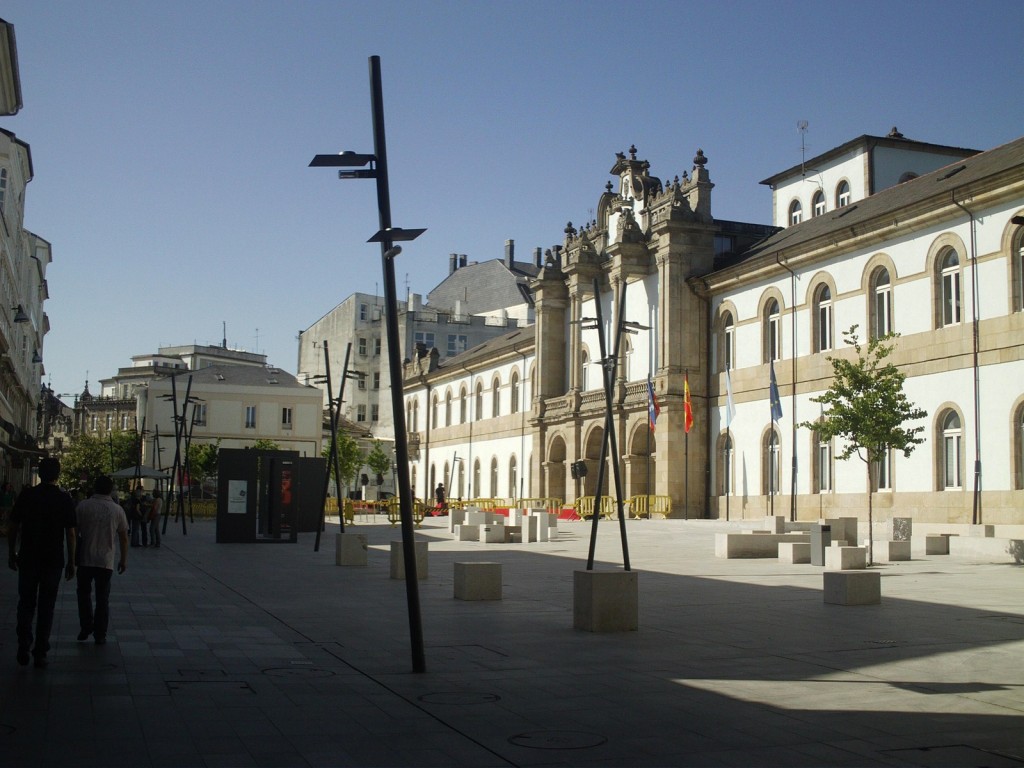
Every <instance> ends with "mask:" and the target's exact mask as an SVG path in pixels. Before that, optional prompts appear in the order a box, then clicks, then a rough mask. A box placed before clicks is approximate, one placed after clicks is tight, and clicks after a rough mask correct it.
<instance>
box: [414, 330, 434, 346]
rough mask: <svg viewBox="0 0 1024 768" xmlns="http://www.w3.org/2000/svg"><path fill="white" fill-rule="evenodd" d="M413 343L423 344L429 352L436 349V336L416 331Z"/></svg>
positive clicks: (427, 332)
mask: <svg viewBox="0 0 1024 768" xmlns="http://www.w3.org/2000/svg"><path fill="white" fill-rule="evenodd" d="M413 341H415V342H416V343H417V344H423V345H425V346H426V348H427V351H430V350H431V349H433V348H434V334H433V333H432V332H429V331H416V333H415V334H413Z"/></svg>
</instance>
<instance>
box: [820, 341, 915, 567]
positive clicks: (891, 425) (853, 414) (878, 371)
mask: <svg viewBox="0 0 1024 768" xmlns="http://www.w3.org/2000/svg"><path fill="white" fill-rule="evenodd" d="M897 337H898V334H888V335H886V336H882V337H879V338H874V339H871V340H870V341H869V342H868V346H867V350H864V349H863V347H862V346H861V344H860V339H859V338H858V337H857V326H856V325H854V326H853V327H851V328H850V330H848V331H846V333H844V334H843V340H844V341H845V342H846V343H847V344H848V345H850V346H851V347H853V350H854V357H853V359H849V358H847V357H836V356H830V357H828V358H827V359H828V361H829V363H831V364H832V374H833V378H832V385H831V386H830V387H829V388H828V390H826V392H825V393H824V394H823V395H821V396H820V397H815V398H811V401H812V402H815V403H820V404H821V405H822V406H823V408H824V410H823V412H822V416H821V419H820V420H819V421H805V422H803V423H802V424H801V425H800V426H802V427H807V428H808V429H810V430H813V431H814V432H817V433H818V435H819V437H820V438H821V439H822V440H826V441H827V440H831V439H833V438H836V437H838V438H841V439H842V440H843V441H844V443H845V447H844V448H843V450H842V452H841V453H839V454H838V456H837V458H840V459H844V460H845V459H849V458H850V457H851V456H857V457H858V458H859V459H860V460H861V461H863V462H864V463H865V464H866V466H867V472H868V562H869V563H870V562H873V560H874V546H873V544H872V536H871V530H872V526H873V524H874V515H873V506H872V496H873V491H874V488H875V484H876V478H877V475H878V462H879V460H880V459H882V458H884V457H885V455H886V453H887V452H889V451H902V452H903V455H904V456H909V455H910V454H911V452H913V450H914V447H915V446H917V445H920V444H921V443H923V442H924V438H922V437H919V435H920V433H921V432H923V431H924V427H923V426H921V427H909V428H908V427H906V426H904V425H905V424H906V423H907V422H908V421H914V420H916V419H923V418H925V417H926V416H927V415H928V413H927V412H926V411H924V410H923V409H921V408H918V407H916V406H915V405H914V404H913V403H911V402H910V400H909V399H908V398H907V396H906V394H905V393H904V392H903V383H904V381H905V380H906V375H905V374H904V373H902V372H901V371H900V370H899V369H898V368H897V367H896V366H895V365H894V364H893V363H892V361H891V360H889V359H888V358H889V356H890V355H891V354H892V352H893V350H894V349H895V344H894V343H893V339H895V338H897Z"/></svg>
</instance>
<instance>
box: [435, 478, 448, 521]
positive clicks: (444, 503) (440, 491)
mask: <svg viewBox="0 0 1024 768" xmlns="http://www.w3.org/2000/svg"><path fill="white" fill-rule="evenodd" d="M434 501H435V502H436V503H437V506H435V507H434V515H435V516H439V515H446V514H448V500H447V498H445V495H444V483H438V484H437V488H435V489H434Z"/></svg>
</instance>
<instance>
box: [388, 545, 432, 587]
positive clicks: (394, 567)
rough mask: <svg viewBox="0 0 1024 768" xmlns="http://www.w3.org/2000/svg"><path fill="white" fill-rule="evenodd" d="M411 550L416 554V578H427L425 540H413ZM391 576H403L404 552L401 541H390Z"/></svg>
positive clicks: (398, 577) (400, 577)
mask: <svg viewBox="0 0 1024 768" xmlns="http://www.w3.org/2000/svg"><path fill="white" fill-rule="evenodd" d="M413 551H414V552H415V554H416V578H417V579H418V580H422V579H425V578H427V542H425V541H414V542H413ZM391 578H392V579H404V578H405V554H404V552H403V549H402V542H400V541H392V542H391Z"/></svg>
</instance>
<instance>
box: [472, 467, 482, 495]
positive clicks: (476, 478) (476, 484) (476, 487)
mask: <svg viewBox="0 0 1024 768" xmlns="http://www.w3.org/2000/svg"><path fill="white" fill-rule="evenodd" d="M470 493H471V495H472V496H473V498H474V499H479V498H480V493H481V491H480V459H474V460H473V490H472V491H470Z"/></svg>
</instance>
